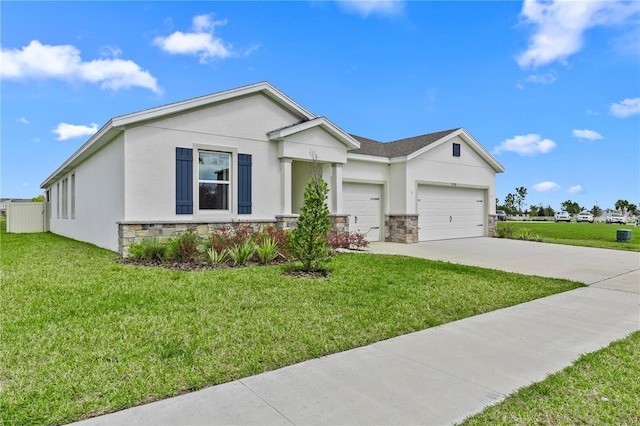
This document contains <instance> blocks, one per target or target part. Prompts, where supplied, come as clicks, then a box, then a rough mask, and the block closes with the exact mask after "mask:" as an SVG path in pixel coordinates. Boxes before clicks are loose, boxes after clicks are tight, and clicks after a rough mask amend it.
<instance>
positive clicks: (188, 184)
mask: <svg viewBox="0 0 640 426" xmlns="http://www.w3.org/2000/svg"><path fill="white" fill-rule="evenodd" d="M176 214H193V150H192V149H190V148H176Z"/></svg>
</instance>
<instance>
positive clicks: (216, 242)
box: [208, 222, 252, 253]
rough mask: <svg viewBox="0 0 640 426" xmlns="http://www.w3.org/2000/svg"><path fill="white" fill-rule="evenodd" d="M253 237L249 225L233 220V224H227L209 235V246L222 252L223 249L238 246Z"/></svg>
mask: <svg viewBox="0 0 640 426" xmlns="http://www.w3.org/2000/svg"><path fill="white" fill-rule="evenodd" d="M251 238H252V235H251V232H250V231H249V227H248V226H246V225H241V224H240V223H238V222H233V223H232V224H231V226H225V227H223V228H220V229H219V230H217V231H214V232H212V233H211V235H210V236H209V241H208V246H209V247H210V248H212V249H214V250H215V251H217V252H218V253H220V252H222V251H223V250H229V249H232V248H234V247H237V246H239V245H241V244H243V243H244V242H245V241H247V240H250V239H251Z"/></svg>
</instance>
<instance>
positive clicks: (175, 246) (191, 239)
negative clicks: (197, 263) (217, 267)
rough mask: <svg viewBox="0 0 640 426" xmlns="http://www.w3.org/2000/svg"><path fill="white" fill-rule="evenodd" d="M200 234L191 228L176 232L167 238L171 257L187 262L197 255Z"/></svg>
mask: <svg viewBox="0 0 640 426" xmlns="http://www.w3.org/2000/svg"><path fill="white" fill-rule="evenodd" d="M199 243H200V236H199V235H198V233H197V232H196V231H194V230H193V229H189V230H187V231H186V232H183V233H181V234H178V235H177V236H175V237H172V238H171V239H170V240H169V246H170V247H171V250H170V255H171V258H173V259H174V260H176V261H178V262H189V261H190V260H193V259H195V258H196V257H197V256H198V244H199Z"/></svg>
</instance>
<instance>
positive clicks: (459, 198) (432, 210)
mask: <svg viewBox="0 0 640 426" xmlns="http://www.w3.org/2000/svg"><path fill="white" fill-rule="evenodd" d="M484 211H485V205H484V191H483V190H482V189H473V188H449V187H436V186H423V187H420V188H419V190H418V215H419V216H418V218H419V219H418V221H419V226H420V231H419V239H420V241H429V240H438V239H449V238H467V237H480V236H483V235H484V216H485V214H484Z"/></svg>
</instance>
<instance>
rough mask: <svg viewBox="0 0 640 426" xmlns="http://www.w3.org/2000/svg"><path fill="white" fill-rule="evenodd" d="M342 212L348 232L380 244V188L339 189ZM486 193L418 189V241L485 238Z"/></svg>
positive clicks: (345, 186) (353, 186) (360, 185)
mask: <svg viewBox="0 0 640 426" xmlns="http://www.w3.org/2000/svg"><path fill="white" fill-rule="evenodd" d="M342 191H343V200H344V201H343V207H344V212H345V213H346V214H348V215H350V217H349V229H350V230H351V231H357V232H362V233H364V234H366V235H367V239H368V240H369V241H380V238H381V236H382V233H381V231H380V230H381V229H382V228H381V227H382V226H383V223H382V219H383V211H382V185H375V184H366V183H349V182H345V183H343V185H342ZM484 194H485V191H484V190H482V189H475V188H457V187H444V186H428V185H421V186H419V187H418V226H419V228H420V229H419V235H418V238H419V240H420V241H430V240H446V239H452V238H469V237H482V236H484V235H485V216H486V214H485V200H484Z"/></svg>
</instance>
